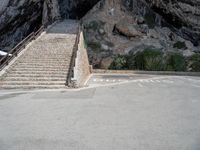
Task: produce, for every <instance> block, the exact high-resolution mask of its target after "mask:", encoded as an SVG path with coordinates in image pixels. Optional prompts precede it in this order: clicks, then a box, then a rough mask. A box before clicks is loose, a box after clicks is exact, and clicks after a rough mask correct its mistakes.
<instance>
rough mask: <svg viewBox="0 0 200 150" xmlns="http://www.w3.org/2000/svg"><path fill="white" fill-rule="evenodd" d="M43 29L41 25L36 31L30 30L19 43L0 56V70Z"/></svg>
mask: <svg viewBox="0 0 200 150" xmlns="http://www.w3.org/2000/svg"><path fill="white" fill-rule="evenodd" d="M44 30H45V27H44V26H41V27H40V28H39V29H38V30H37V31H36V32H32V33H31V34H29V35H28V36H27V37H26V38H24V39H23V40H22V41H21V42H20V43H18V44H17V45H16V46H15V47H14V48H12V49H11V50H10V51H9V52H8V53H7V54H6V55H5V56H3V57H2V58H0V71H1V70H3V68H4V67H6V66H7V65H8V64H9V63H10V62H11V61H12V60H13V58H15V57H17V55H18V54H19V53H20V52H21V51H22V50H23V49H24V48H25V47H26V46H27V45H28V44H29V43H30V42H31V41H32V40H35V39H36V38H38V37H39V36H40V34H41V33H42V32H43V31H44Z"/></svg>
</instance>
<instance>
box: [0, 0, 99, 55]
mask: <svg viewBox="0 0 200 150" xmlns="http://www.w3.org/2000/svg"><path fill="white" fill-rule="evenodd" d="M97 1H99V0H4V1H3V4H1V6H0V50H4V51H8V50H10V49H11V48H12V47H14V46H15V45H16V44H17V43H18V42H20V41H21V40H22V39H24V38H25V37H26V36H27V35H28V34H30V33H31V32H33V31H34V30H37V29H38V28H39V27H40V26H41V25H42V24H43V25H48V24H50V23H52V22H54V21H55V20H57V19H60V18H61V17H62V18H73V19H75V18H81V17H82V16H83V15H85V13H87V12H88V11H89V10H90V9H91V8H92V7H93V6H94V5H95V4H96V2H97Z"/></svg>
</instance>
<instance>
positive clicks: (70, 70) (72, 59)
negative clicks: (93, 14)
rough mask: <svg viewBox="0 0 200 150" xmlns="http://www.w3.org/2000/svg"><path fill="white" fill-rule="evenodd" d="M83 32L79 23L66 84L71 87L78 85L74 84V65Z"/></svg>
mask: <svg viewBox="0 0 200 150" xmlns="http://www.w3.org/2000/svg"><path fill="white" fill-rule="evenodd" d="M81 32H82V29H81V25H79V27H78V32H77V35H76V40H75V43H74V46H73V52H72V57H71V61H70V66H69V71H68V75H67V82H66V86H69V87H72V88H75V87H76V85H74V83H73V81H72V78H73V75H74V67H75V64H76V56H77V51H78V45H79V42H80V34H81Z"/></svg>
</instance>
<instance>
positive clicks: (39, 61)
mask: <svg viewBox="0 0 200 150" xmlns="http://www.w3.org/2000/svg"><path fill="white" fill-rule="evenodd" d="M68 62H70V59H66V60H51V59H50V60H45V59H44V60H43V59H40V60H33V59H30V60H28V59H27V60H23V59H22V60H19V61H17V63H34V64H35V63H36V64H38V63H46V64H54V63H57V64H65V63H68Z"/></svg>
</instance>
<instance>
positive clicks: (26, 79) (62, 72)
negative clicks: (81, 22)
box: [0, 20, 78, 89]
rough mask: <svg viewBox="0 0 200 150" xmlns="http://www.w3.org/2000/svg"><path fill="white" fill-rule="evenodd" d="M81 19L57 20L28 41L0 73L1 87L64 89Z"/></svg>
mask: <svg viewBox="0 0 200 150" xmlns="http://www.w3.org/2000/svg"><path fill="white" fill-rule="evenodd" d="M77 29H78V22H76V21H73V20H65V21H62V22H59V23H56V24H55V25H53V26H52V27H51V28H49V29H48V30H47V31H46V32H44V33H42V35H41V36H40V37H39V38H38V39H36V40H35V41H33V42H32V43H31V44H29V45H28V46H27V47H26V48H25V49H24V50H23V51H22V52H21V54H20V55H19V56H18V58H17V59H16V60H15V61H14V62H13V63H12V64H11V65H10V66H9V67H8V69H6V70H4V71H5V73H3V74H2V75H1V76H0V88H3V89H13V88H64V87H65V83H66V79H67V74H68V69H69V65H70V61H71V56H72V51H73V46H74V43H75V39H76V33H77Z"/></svg>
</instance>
